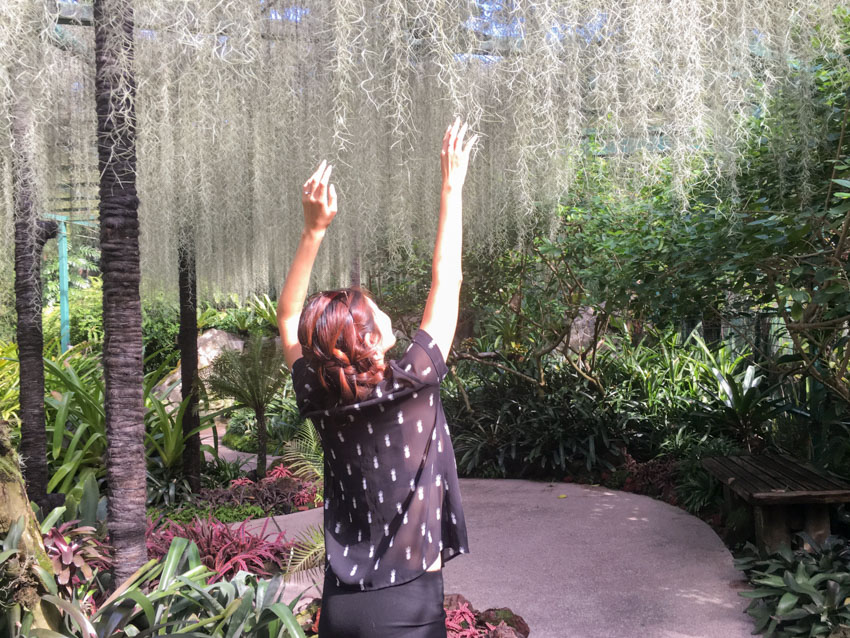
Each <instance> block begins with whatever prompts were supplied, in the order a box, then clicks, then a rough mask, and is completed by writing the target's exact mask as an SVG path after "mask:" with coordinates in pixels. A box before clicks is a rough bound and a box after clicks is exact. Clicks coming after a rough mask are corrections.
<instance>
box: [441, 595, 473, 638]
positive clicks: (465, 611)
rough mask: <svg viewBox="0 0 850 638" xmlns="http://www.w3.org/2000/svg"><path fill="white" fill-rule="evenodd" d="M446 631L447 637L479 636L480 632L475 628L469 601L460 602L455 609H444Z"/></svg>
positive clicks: (464, 637)
mask: <svg viewBox="0 0 850 638" xmlns="http://www.w3.org/2000/svg"><path fill="white" fill-rule="evenodd" d="M446 633H447V634H448V638H479V637H480V636H481V632H479V631H478V629H476V628H475V614H473V613H472V610H471V609H470V608H469V603H461V604H460V606H458V607H457V608H455V609H446Z"/></svg>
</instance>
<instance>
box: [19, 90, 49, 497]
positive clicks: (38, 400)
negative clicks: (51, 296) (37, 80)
mask: <svg viewBox="0 0 850 638" xmlns="http://www.w3.org/2000/svg"><path fill="white" fill-rule="evenodd" d="M11 128H12V130H11V133H12V144H13V146H14V154H13V156H12V162H13V164H12V171H13V173H12V174H13V202H14V211H13V214H14V220H15V311H16V314H17V319H18V321H17V334H16V338H17V341H18V361H19V363H20V381H21V382H20V406H21V408H20V419H21V446H20V454H21V457H22V458H23V459H24V463H25V466H24V478H25V479H26V487H27V495H28V496H29V499H30V500H31V501H34V502H36V503H38V504H39V505H41V506H43V507H45V508H47V502H46V497H47V481H48V473H47V430H46V428H45V422H44V359H43V356H44V337H43V333H42V326H41V253H42V249H43V248H44V244H45V242H46V241H47V240H48V239H50V238H51V237H55V236H56V233H57V231H58V225H57V223H56V222H54V221H44V220H39V219H38V211H37V210H36V207H35V193H34V183H33V174H32V171H33V162H32V158H31V157H30V152H29V148H28V145H27V139H28V137H29V136H30V135H29V134H30V131H28V129H29V128H30V120H29V104H28V103H27V102H26V101H25V99H24V98H23V97H18V98H17V101H16V103H15V108H14V113H13V115H12V127H11Z"/></svg>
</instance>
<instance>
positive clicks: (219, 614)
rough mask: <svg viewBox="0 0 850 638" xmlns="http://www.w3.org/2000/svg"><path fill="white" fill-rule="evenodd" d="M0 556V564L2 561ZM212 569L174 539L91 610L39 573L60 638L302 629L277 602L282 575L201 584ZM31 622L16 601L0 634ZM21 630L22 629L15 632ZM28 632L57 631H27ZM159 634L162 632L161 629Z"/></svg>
mask: <svg viewBox="0 0 850 638" xmlns="http://www.w3.org/2000/svg"><path fill="white" fill-rule="evenodd" d="M4 556H5V552H4V554H0V566H2V564H3V563H4V562H5V560H7V558H4ZM212 575H214V573H213V572H212V571H211V570H210V569H209V568H208V567H206V566H205V565H204V564H203V562H202V561H201V557H200V554H199V552H198V547H197V545H195V544H194V543H190V542H189V541H188V540H186V539H185V538H179V537H176V538H174V539H173V541H172V542H171V546H170V548H169V550H168V553H167V554H166V555H165V557H164V558H163V559H162V560H156V559H154V560H150V561H148V562H147V563H145V564H144V565H143V566H142V567H141V568H139V570H138V571H137V572H136V573H135V574H134V575H133V576H132V577H131V578H130V579H128V580H127V581H126V582H124V583H121V584H120V585H119V586H118V587H117V589H116V591H115V593H114V594H112V595H111V596H110V597H109V598H108V599H107V600H106V601H105V603H104V604H103V605H101V606H100V607H99V609H98V610H97V611H96V612H94V613H89V612H88V611H87V610H84V609H83V608H82V607H81V605H80V604H79V602H77V601H73V600H70V601H69V600H67V599H65V598H63V597H61V596H60V595H59V591H58V588H57V585H56V581H55V580H53V578H52V577H51V576H50V575H48V574H47V573H46V572H43V571H42V572H39V577H40V578H41V580H42V582H43V584H44V585H45V587H46V588H47V590H48V591H49V592H50V593H49V594H47V595H45V596H44V597H43V600H44V601H46V602H48V603H50V604H52V605H53V606H55V607H56V608H57V610H59V611H60V612H61V613H62V614H63V628H62V631H61V633H60V634H58V636H60V637H62V638H108V637H110V636H115V635H119V634H120V635H127V636H137V635H159V634H161V633H162V632H163V631H166V632H168V634H167V635H177V634H179V635H186V636H198V637H201V638H203V637H209V638H226V637H227V638H241V637H242V636H252V637H255V638H297V637H303V636H304V632H303V630H302V629H301V627H300V626H299V625H298V623H297V621H296V620H295V616H294V614H293V611H292V610H293V608H294V607H295V605H296V604H297V603H298V600H299V598H300V596H297V597H296V598H295V600H293V601H292V602H291V603H290V604H289V605H286V604H284V603H283V602H280V597H281V595H282V594H283V585H284V581H283V576H282V575H277V576H275V577H273V578H271V579H270V580H266V579H260V578H258V577H257V576H255V575H253V574H249V573H248V572H244V571H240V572H238V573H237V574H236V576H235V577H234V578H233V579H232V580H231V581H229V582H228V581H222V582H217V583H214V584H211V585H210V584H208V583H207V581H208V580H209V579H210V576H212ZM14 619H21V622H22V623H24V626H26V627H31V625H32V615H31V613H30V612H28V611H24V610H21V609H20V607H18V606H15V608H13V609H12V610H9V611H8V612H7V613H6V614H4V615H3V617H2V618H0V632H3V634H4V635H11V636H15V635H16V634H15V633H12V632H13V631H14V628H13V627H12V626H11V621H13V620H14ZM17 635H21V634H17ZM29 635H31V636H32V637H33V638H48V637H54V636H57V634H56V633H54V632H49V631H47V630H32V632H31V633H30V634H29ZM163 635H165V634H163Z"/></svg>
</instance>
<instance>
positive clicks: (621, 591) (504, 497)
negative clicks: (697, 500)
mask: <svg viewBox="0 0 850 638" xmlns="http://www.w3.org/2000/svg"><path fill="white" fill-rule="evenodd" d="M460 488H461V494H462V498H463V506H464V513H465V515H466V521H467V527H468V531H469V545H470V553H469V554H466V555H460V556H456V557H455V558H453V559H452V560H450V561H449V562H448V563H446V566H445V568H444V572H443V574H444V579H445V591H446V593H461V594H463V595H464V596H466V597H467V598H468V599H469V601H470V602H471V603H472V605H473V606H474V607H475V608H476V609H486V608H488V607H510V608H511V609H513V610H514V611H515V612H516V613H518V614H520V615H521V616H522V617H523V618H525V620H526V621H527V622H528V624H529V626H530V627H531V635H532V637H533V638H746V637H749V636H750V632H751V630H752V627H753V625H752V622H751V621H750V619H749V617H748V616H747V615H746V614H745V613H743V610H744V609H745V608H746V606H747V602H748V600H747V599H745V598H742V597H740V596H738V594H737V592H738V591H741V590H744V589H747V588H748V587H747V585H746V581H745V579H744V578H743V577H742V576H743V573H742V572H739V571H737V570H736V569H735V568H734V567H733V566H732V556H731V554H730V553H729V551H728V550H727V549H726V547H725V546H724V544H723V542H722V541H721V540H720V538H719V537H718V536H717V534H716V533H715V532H714V530H712V529H711V527H710V526H709V525H708V524H706V523H704V522H703V521H702V520H700V519H699V518H697V517H695V516H691V515H690V514H688V513H687V512H685V511H684V510H682V509H679V508H677V507H674V506H672V505H669V504H667V503H665V502H663V501H658V500H655V499H652V498H650V497H648V496H642V495H638V494H632V493H630V492H620V491H616V490H609V489H607V488H604V487H594V486H588V485H577V484H572V483H554V484H553V483H543V482H534V481H520V480H498V479H461V480H460ZM561 494H565V495H566V497H565V498H559V495H561ZM322 512H323V510H322V509H315V510H309V511H306V512H298V513H296V514H290V515H287V516H277V517H275V518H273V519H270V520H269V521H268V527H267V528H266V531H267V533H268V532H270V531H274V532H277V531H279V530H285V531H286V533H287V537H288V538H292V537H293V536H294V535H295V534H297V533H298V531H300V530H302V529H304V528H305V527H306V526H308V525H321V522H322ZM265 520H266V519H262V520H259V521H253V522H252V523H251V524H250V526H249V529H258V528H259V527H261V526H262V524H263V523H264V522H265ZM255 526H256V527H255ZM314 580H315V578H314ZM320 585H321V581H320V580H319V582H318V583H316V584H312V585H311V582H310V581H306V582H305V581H301V582H290V583H288V584H287V592H286V595H285V600H286V601H290V600H292V599H293V598H294V597H295V595H297V594H298V593H301V592H305V597H313V596H317V597H318V596H320V595H321V593H320V591H321V590H320ZM305 590H306V591H305Z"/></svg>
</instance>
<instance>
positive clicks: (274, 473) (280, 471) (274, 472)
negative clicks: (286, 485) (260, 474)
mask: <svg viewBox="0 0 850 638" xmlns="http://www.w3.org/2000/svg"><path fill="white" fill-rule="evenodd" d="M281 478H295V475H294V474H293V473H292V471H291V470H290V469H289V468H288V467H284V466H283V465H275V466H274V467H273V468H272V469H270V470H269V471H268V472H267V473H266V479H265V480H268V479H281Z"/></svg>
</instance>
